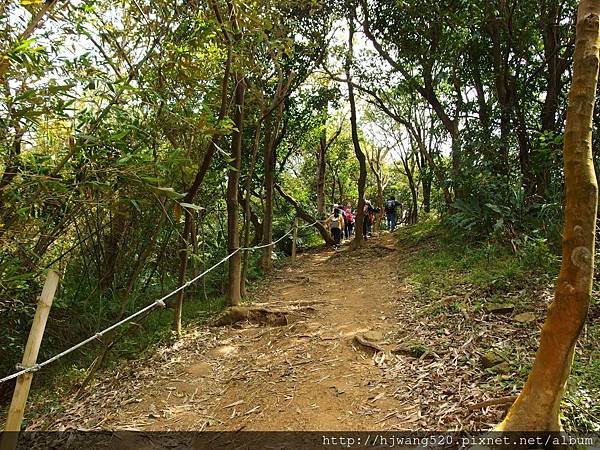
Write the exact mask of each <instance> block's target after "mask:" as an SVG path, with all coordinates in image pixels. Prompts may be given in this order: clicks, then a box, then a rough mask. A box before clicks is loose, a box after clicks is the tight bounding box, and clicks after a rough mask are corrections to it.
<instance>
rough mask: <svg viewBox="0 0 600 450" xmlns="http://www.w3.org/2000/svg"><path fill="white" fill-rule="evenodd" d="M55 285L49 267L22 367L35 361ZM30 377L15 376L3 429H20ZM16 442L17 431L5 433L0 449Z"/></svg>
mask: <svg viewBox="0 0 600 450" xmlns="http://www.w3.org/2000/svg"><path fill="white" fill-rule="evenodd" d="M57 286H58V274H57V273H56V272H55V271H54V270H52V269H50V270H49V271H48V276H47V277H46V282H45V283H44V288H43V289H42V295H40V299H39V300H38V304H37V309H36V310H35V316H34V318H33V323H32V324H31V330H29V337H28V338H27V345H26V346H25V352H24V353H23V363H22V365H23V367H24V368H28V367H32V366H34V365H35V363H36V361H37V357H38V353H39V351H40V345H41V343H42V337H43V336H44V329H45V328H46V322H47V321H48V314H49V313H50V307H51V306H52V300H53V299H54V293H55V292H56V287H57ZM32 378H33V372H27V373H25V374H23V375H21V376H19V377H18V378H17V384H16V385H15V392H14V393H13V397H12V402H11V403H10V409H9V410H8V416H7V418H6V425H5V427H4V431H20V430H21V422H22V421H23V415H24V413H25V403H26V402H27V396H28V395H29V388H30V387H31V379H32ZM11 444H12V446H11ZM16 444H17V433H6V434H5V435H4V439H3V440H2V446H1V448H2V450H8V449H11V448H15V447H16Z"/></svg>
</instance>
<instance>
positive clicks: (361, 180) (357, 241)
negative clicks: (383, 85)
mask: <svg viewBox="0 0 600 450" xmlns="http://www.w3.org/2000/svg"><path fill="white" fill-rule="evenodd" d="M354 19H355V17H354V10H351V14H350V17H348V25H349V30H348V53H347V57H346V80H347V84H348V99H349V101H350V125H351V128H352V145H353V147H354V154H355V155H356V159H357V160H358V165H359V175H358V206H357V207H356V218H355V225H354V229H355V230H356V231H355V233H354V239H352V242H351V244H350V248H351V249H352V250H355V249H357V248H359V247H361V246H362V245H363V244H364V239H363V233H362V232H363V223H364V220H365V213H364V208H365V184H366V182H367V161H366V158H365V154H364V153H363V151H362V149H361V148H360V140H359V138H358V125H357V123H356V121H357V118H356V102H355V100H354V85H353V84H352V74H351V72H350V67H351V66H352V59H353V56H354V55H353V51H354V47H353V45H352V40H353V39H354Z"/></svg>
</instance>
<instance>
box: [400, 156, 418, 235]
mask: <svg viewBox="0 0 600 450" xmlns="http://www.w3.org/2000/svg"><path fill="white" fill-rule="evenodd" d="M402 165H403V166H404V170H405V171H406V178H407V180H408V187H409V188H410V196H411V199H412V202H411V207H410V210H409V213H408V219H407V223H409V224H411V225H412V224H415V223H417V218H418V214H419V203H418V202H419V199H418V195H417V186H416V184H415V178H414V176H413V170H412V169H413V168H411V167H410V164H409V163H408V158H402ZM413 167H414V166H413Z"/></svg>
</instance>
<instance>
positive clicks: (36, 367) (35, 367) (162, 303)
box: [0, 221, 318, 384]
mask: <svg viewBox="0 0 600 450" xmlns="http://www.w3.org/2000/svg"><path fill="white" fill-rule="evenodd" d="M317 222H318V221H316V222H313V223H311V224H309V225H305V226H303V227H300V229H304V228H308V227H312V226H313V225H315V224H316V223H317ZM293 231H294V228H291V229H290V230H289V231H288V232H287V233H286V234H284V235H283V236H281V237H280V238H279V239H277V240H276V241H274V242H271V243H269V244H264V245H256V246H254V247H240V248H237V249H235V250H234V251H233V252H231V253H230V254H229V255H227V256H226V257H225V258H223V259H222V260H221V261H219V262H218V263H216V264H214V265H213V266H212V267H210V268H209V269H207V270H205V271H204V272H202V273H201V274H200V275H197V276H196V277H194V278H192V279H191V280H189V281H188V282H186V283H184V284H182V285H181V286H179V287H178V288H177V289H175V290H174V291H172V292H170V293H168V294H167V295H165V296H163V297H161V298H159V299H158V300H155V301H154V302H152V303H150V304H149V305H147V306H145V307H144V308H142V309H140V310H139V311H137V312H135V313H133V314H131V315H130V316H128V317H126V318H124V319H123V320H121V321H119V322H117V323H115V324H113V325H111V326H110V327H108V328H106V329H104V330H102V331H100V332H98V333H96V334H94V335H93V336H90V337H89V338H87V339H85V340H83V341H81V342H79V343H78V344H75V345H74V346H73V347H71V348H68V349H67V350H65V351H63V352H61V353H58V354H57V355H54V356H53V357H52V358H50V359H47V360H46V361H44V362H41V363H39V364H35V365H33V366H31V367H26V368H24V369H22V370H19V371H18V372H15V373H13V374H11V375H8V376H6V377H4V378H2V379H0V384H2V383H5V382H6V381H9V380H12V379H14V378H17V377H19V376H21V375H25V374H26V373H29V372H36V371H38V370H40V369H41V368H42V367H44V366H47V365H48V364H51V363H53V362H54V361H56V360H58V359H60V358H62V357H63V356H66V355H68V354H69V353H71V352H74V351H75V350H77V349H78V348H80V347H83V346H84V345H86V344H89V343H90V342H92V341H94V340H96V339H99V338H101V337H102V336H104V335H105V334H106V333H108V332H109V331H112V330H114V329H115V328H118V327H120V326H121V325H123V324H125V323H127V322H130V321H132V320H133V319H135V318H136V317H138V316H140V315H142V314H144V313H145V312H146V311H150V310H151V309H154V308H156V307H157V306H160V307H161V308H164V307H165V300H166V299H168V298H169V297H172V296H173V295H175V294H177V293H178V292H179V291H181V290H183V289H185V288H187V287H188V286H190V285H191V284H193V283H195V282H196V281H198V280H199V279H200V278H202V277H203V276H205V275H206V274H208V273H209V272H211V271H213V270H214V269H216V268H217V267H219V266H220V265H221V264H223V263H224V262H226V261H227V260H229V259H230V258H231V257H232V256H233V255H235V254H236V253H238V252H240V251H254V250H258V249H261V248H265V247H271V246H273V245H275V244H277V243H278V242H280V241H281V240H283V239H284V238H285V237H286V236H289V235H290V233H292V232H293ZM18 367H19V366H17V368H18Z"/></svg>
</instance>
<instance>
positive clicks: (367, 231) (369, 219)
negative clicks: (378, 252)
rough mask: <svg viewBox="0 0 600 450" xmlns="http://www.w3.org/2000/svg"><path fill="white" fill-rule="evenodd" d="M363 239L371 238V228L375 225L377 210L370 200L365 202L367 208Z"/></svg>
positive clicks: (365, 210) (364, 210)
mask: <svg viewBox="0 0 600 450" xmlns="http://www.w3.org/2000/svg"><path fill="white" fill-rule="evenodd" d="M363 213H364V218H363V237H364V238H365V239H367V237H371V226H372V225H373V219H374V217H375V208H373V205H371V202H370V201H369V200H365V207H364V209H363Z"/></svg>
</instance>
